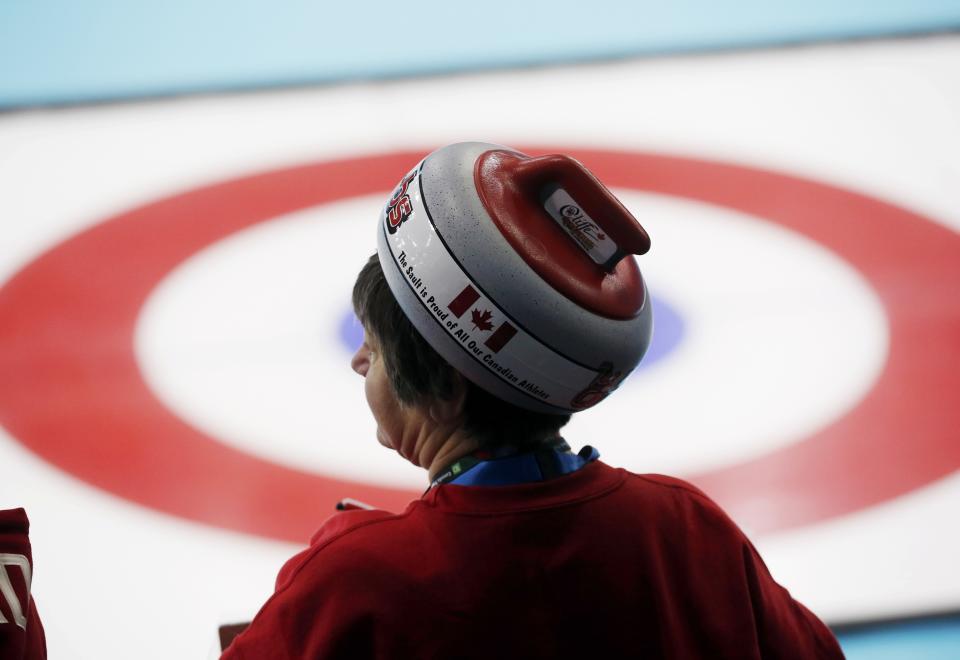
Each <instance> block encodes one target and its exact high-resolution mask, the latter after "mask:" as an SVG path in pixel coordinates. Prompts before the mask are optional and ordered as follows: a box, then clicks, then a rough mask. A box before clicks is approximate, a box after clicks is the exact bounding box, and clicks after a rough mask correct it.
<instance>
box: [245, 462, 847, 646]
mask: <svg viewBox="0 0 960 660" xmlns="http://www.w3.org/2000/svg"><path fill="white" fill-rule="evenodd" d="M259 616H260V617H266V618H267V619H268V620H266V621H260V622H255V624H257V626H256V628H255V629H259V630H263V631H270V632H269V635H267V636H265V637H264V638H263V639H260V640H257V639H255V637H254V636H250V637H249V638H248V639H246V644H247V646H246V649H247V651H245V655H244V656H243V657H258V656H257V655H249V653H250V649H259V648H262V652H263V653H264V654H265V655H264V657H267V655H266V654H267V653H270V652H272V649H275V648H276V640H277V639H278V638H283V639H284V640H286V641H285V642H284V645H285V646H287V647H288V649H287V653H288V655H283V656H277V657H298V658H300V657H303V658H356V659H358V660H359V659H362V658H399V657H416V658H490V657H518V658H520V657H522V658H545V659H546V658H587V657H598V658H618V657H639V658H736V659H738V660H747V659H749V658H839V657H842V654H841V652H840V650H839V648H838V647H837V645H836V642H835V641H834V639H833V636H832V635H831V634H830V632H829V631H828V630H827V629H826V628H825V627H824V626H823V625H822V624H821V623H820V622H819V620H817V619H816V617H814V616H813V615H811V614H810V613H809V612H808V611H807V610H806V609H805V608H803V607H802V606H801V605H799V604H798V603H796V602H795V601H794V600H793V599H792V598H791V597H790V595H789V594H788V593H787V592H786V591H785V590H784V589H782V588H781V587H780V586H779V585H777V584H776V583H775V582H774V581H773V579H772V578H771V577H770V575H769V573H768V572H767V570H766V567H765V566H764V565H763V562H762V561H761V560H760V558H759V556H758V555H757V554H756V552H755V551H754V550H753V547H752V546H751V545H750V543H749V541H747V539H746V538H745V537H744V536H743V534H742V533H741V532H740V531H739V530H738V529H737V527H736V526H735V525H734V524H733V523H732V522H731V521H730V520H729V519H728V518H727V516H726V515H725V514H724V513H723V512H722V511H721V510H720V509H719V508H718V507H717V506H716V505H715V504H713V502H711V501H710V500H709V499H708V498H707V497H706V496H704V495H703V494H702V493H700V492H699V491H697V490H696V489H694V488H693V487H692V486H690V485H688V484H686V483H684V482H682V481H679V480H676V479H671V478H669V477H662V476H655V475H633V474H631V473H629V472H626V471H624V470H617V469H614V468H611V467H609V466H607V465H605V464H603V463H600V462H593V463H591V464H589V465H587V466H585V467H584V468H582V469H580V470H578V471H576V472H574V473H572V474H569V475H565V476H562V477H558V478H555V479H551V480H548V481H540V482H535V483H527V484H519V485H513V486H498V487H489V486H457V485H446V486H440V487H438V488H434V489H433V490H431V491H430V492H429V493H428V494H427V495H426V496H425V497H424V498H422V499H421V500H417V501H415V502H413V503H412V504H411V505H410V507H409V508H408V509H407V510H406V511H405V512H404V513H402V514H398V515H390V514H385V513H384V512H381V511H369V512H368V511H358V512H350V513H347V514H338V515H337V516H335V517H334V519H332V520H331V521H330V523H328V524H327V525H326V526H325V527H324V528H323V529H322V530H321V531H320V533H319V534H318V535H317V537H316V538H315V539H314V543H313V545H312V547H311V549H310V550H308V551H307V552H306V553H304V554H302V555H300V556H298V557H297V558H295V559H294V560H292V561H291V563H290V564H288V566H287V567H286V568H285V570H284V572H283V573H282V574H281V577H280V579H279V581H278V592H277V594H276V595H275V596H274V599H273V601H272V603H270V604H268V607H265V608H264V610H263V611H262V612H261V614H260V615H259ZM281 632H282V634H278V633H281ZM261 645H262V646H261ZM269 657H275V656H273V655H269Z"/></svg>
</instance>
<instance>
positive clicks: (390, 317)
mask: <svg viewBox="0 0 960 660" xmlns="http://www.w3.org/2000/svg"><path fill="white" fill-rule="evenodd" d="M353 309H354V312H356V314H357V318H359V319H360V322H361V323H362V324H363V327H364V329H365V330H366V331H367V332H370V333H372V334H373V335H374V337H376V339H377V342H378V343H379V344H380V350H381V354H382V356H383V360H384V366H385V367H386V372H387V375H388V376H389V378H390V383H391V385H392V386H393V390H394V392H395V393H396V395H397V399H398V400H399V401H400V403H401V404H406V405H423V404H426V403H429V402H430V401H431V400H435V399H441V400H449V399H450V398H451V397H452V396H453V394H454V392H455V388H456V386H457V381H458V380H461V376H460V375H459V374H458V373H457V372H456V370H455V369H454V368H453V367H451V366H450V364H449V363H448V362H447V361H446V360H444V359H443V358H442V357H441V356H440V354H439V353H437V352H436V351H435V350H433V348H432V347H431V346H430V345H429V344H428V343H427V342H426V340H424V338H423V337H422V336H420V333H419V332H417V329H416V328H414V327H413V324H412V323H410V321H409V319H407V316H406V314H404V313H403V310H402V309H401V308H400V305H399V304H397V301H396V298H394V297H393V293H391V291H390V287H389V286H388V285H387V280H386V278H385V277H384V275H383V269H382V268H381V266H380V260H379V259H378V258H377V255H373V256H372V257H370V259H369V260H368V261H367V263H366V265H365V266H364V267H363V269H362V270H361V271H360V274H359V275H358V276H357V281H356V283H355V284H354V286H353ZM462 381H463V383H464V385H465V386H466V398H465V401H464V416H465V420H464V431H466V433H467V434H468V435H470V436H471V437H472V438H474V439H475V440H477V441H478V442H480V443H481V444H482V445H486V446H492V445H504V444H509V445H515V446H519V447H522V446H526V445H531V444H537V443H539V442H540V441H542V440H544V439H546V438H548V437H551V436H553V435H555V434H556V432H557V431H559V430H560V428H561V427H562V426H563V425H564V424H566V423H567V422H568V421H570V415H569V414H565V415H551V414H547V413H538V412H534V411H531V410H526V409H524V408H520V407H518V406H515V405H513V404H511V403H507V402H506V401H503V400H501V399H498V398H497V397H495V396H493V395H492V394H490V393H489V392H487V391H486V390H484V389H481V388H480V387H478V386H476V385H474V384H473V383H472V382H470V381H469V380H467V379H466V378H462Z"/></svg>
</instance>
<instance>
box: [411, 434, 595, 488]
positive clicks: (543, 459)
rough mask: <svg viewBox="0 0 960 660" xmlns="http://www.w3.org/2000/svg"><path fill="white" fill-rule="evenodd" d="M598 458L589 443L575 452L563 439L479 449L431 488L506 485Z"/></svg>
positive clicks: (540, 477)
mask: <svg viewBox="0 0 960 660" xmlns="http://www.w3.org/2000/svg"><path fill="white" fill-rule="evenodd" d="M599 457H600V452H598V451H597V450H596V449H594V448H593V447H590V446H589V445H588V446H586V447H584V448H583V449H581V450H580V453H578V454H574V453H573V451H572V450H571V449H570V445H568V444H567V443H566V441H564V440H563V439H560V440H559V441H557V442H554V443H551V444H549V445H546V446H544V447H538V448H536V449H533V450H527V451H521V450H517V449H516V448H499V449H498V450H496V451H494V452H491V451H490V450H480V451H477V452H474V453H472V454H469V455H467V456H464V457H463V458H461V459H459V460H458V461H456V462H454V463H452V464H450V465H449V466H448V467H447V468H445V469H444V470H441V472H440V474H439V475H438V476H437V478H436V479H434V480H433V483H432V484H431V485H430V487H431V488H432V487H434V486H439V485H441V484H455V485H457V486H509V485H513V484H524V483H530V482H535V481H544V480H546V479H553V478H554V477H559V476H562V475H564V474H570V473H571V472H576V471H577V470H579V469H580V468H582V467H583V466H584V465H586V464H587V463H589V462H591V461H595V460H596V459H597V458H599Z"/></svg>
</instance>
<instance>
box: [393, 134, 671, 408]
mask: <svg viewBox="0 0 960 660" xmlns="http://www.w3.org/2000/svg"><path fill="white" fill-rule="evenodd" d="M649 249H650V238H649V237H648V236H647V233H646V232H645V231H644V230H643V228H642V227H641V226H640V224H639V223H638V222H637V221H636V219H635V218H634V217H633V216H632V215H631V214H630V212H629V211H627V209H626V208H624V206H623V205H622V204H621V203H620V202H619V201H618V200H617V199H616V197H614V196H613V194H612V193H611V192H610V191H609V190H607V189H606V188H605V187H604V186H603V184H601V183H600V182H599V181H598V180H597V179H596V178H595V177H594V176H593V175H592V174H591V173H590V172H589V171H587V169H586V168H584V167H583V165H581V164H580V163H578V162H577V161H576V160H574V159H572V158H570V157H568V156H562V155H550V156H541V157H538V158H531V157H529V156H526V155H525V154H522V153H520V152H518V151H515V150H513V149H510V148H508V147H502V146H499V145H495V144H485V143H481V142H465V143H461V144H453V145H450V146H447V147H443V148H442V149H438V150H437V151H434V152H433V153H431V154H430V155H429V156H427V157H426V158H425V159H424V160H423V161H421V162H420V163H419V164H418V165H417V166H416V167H415V168H413V170H411V171H410V173H409V174H407V175H406V176H405V177H404V178H403V180H402V181H401V182H400V184H399V185H398V186H397V189H396V190H395V191H394V192H393V195H391V197H390V199H389V200H388V201H387V204H386V206H385V208H384V211H383V215H382V217H381V221H380V223H379V225H378V227H377V254H378V256H379V259H380V264H381V266H382V267H383V272H384V275H385V276H386V279H387V283H388V285H389V286H390V290H391V291H392V292H393V295H394V296H395V297H396V299H397V302H398V303H399V304H400V307H401V308H402V309H403V311H404V313H405V314H406V315H407V317H408V318H409V319H410V321H411V322H412V323H413V325H414V327H416V329H417V330H418V331H419V332H420V334H421V335H422V336H423V338H424V339H426V341H427V342H428V343H429V344H430V345H431V346H432V347H433V348H434V349H435V350H436V351H437V352H438V353H439V354H440V355H442V356H443V357H444V359H446V360H447V361H448V362H449V363H450V364H451V365H452V366H453V367H454V368H455V369H457V370H458V371H459V372H460V373H462V374H463V375H464V376H465V377H467V378H468V379H470V380H471V381H472V382H474V383H475V384H476V385H478V386H479V387H482V388H483V389H485V390H487V391H488V392H490V393H491V394H493V395H494V396H496V397H498V398H500V399H504V400H506V401H508V402H510V403H513V404H515V405H517V406H520V407H522V408H527V409H529V410H535V411H539V412H546V413H555V414H559V413H566V412H575V411H578V410H583V409H584V408H589V407H590V406H592V405H594V404H596V403H598V402H600V401H601V400H603V399H604V398H605V397H606V396H607V395H608V394H609V393H610V392H611V391H613V390H614V389H616V388H617V386H618V385H619V384H620V383H621V382H622V381H623V379H624V378H625V377H626V376H627V375H628V374H629V373H630V372H631V371H633V369H634V368H635V367H636V366H637V364H638V363H639V362H640V359H641V358H642V357H643V354H644V353H645V352H646V350H647V347H648V345H649V344H650V338H651V334H652V331H653V315H652V313H651V309H650V307H651V303H650V297H649V295H648V293H647V290H646V286H645V285H644V282H643V277H642V276H641V274H640V269H639V268H638V267H637V263H636V260H635V259H634V258H633V257H632V256H631V255H634V254H644V253H646V252H647V250H649Z"/></svg>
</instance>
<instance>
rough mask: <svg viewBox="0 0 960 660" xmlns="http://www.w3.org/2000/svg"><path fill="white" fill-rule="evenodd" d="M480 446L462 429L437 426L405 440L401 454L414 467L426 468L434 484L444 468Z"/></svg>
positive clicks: (400, 450) (429, 478)
mask: <svg viewBox="0 0 960 660" xmlns="http://www.w3.org/2000/svg"><path fill="white" fill-rule="evenodd" d="M479 446H480V445H479V443H477V441H476V440H474V439H473V438H471V437H469V436H468V435H466V434H465V433H463V432H462V431H461V430H460V429H449V428H443V427H436V426H435V427H433V428H429V429H427V428H423V429H420V432H419V433H417V434H415V435H413V436H412V437H408V438H404V439H403V442H402V443H401V446H400V448H399V452H400V455H401V456H403V457H404V458H406V459H407V460H408V461H410V462H411V463H413V464H414V465H417V466H419V467H422V468H425V469H426V470H427V478H428V480H429V481H431V482H432V481H433V479H434V478H435V477H436V476H437V474H438V473H439V472H440V471H441V470H442V469H443V468H444V467H446V466H447V465H449V464H450V463H453V462H454V461H456V460H457V459H458V458H462V457H463V456H466V455H467V454H469V453H471V452H474V451H476V450H477V448H478V447H479Z"/></svg>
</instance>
